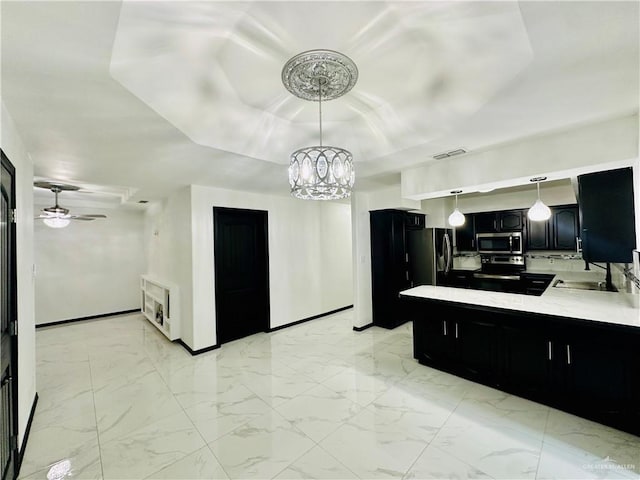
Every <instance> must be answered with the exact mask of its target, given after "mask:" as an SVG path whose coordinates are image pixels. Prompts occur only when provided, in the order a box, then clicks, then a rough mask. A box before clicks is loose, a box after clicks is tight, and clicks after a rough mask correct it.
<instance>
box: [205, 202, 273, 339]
mask: <svg viewBox="0 0 640 480" xmlns="http://www.w3.org/2000/svg"><path fill="white" fill-rule="evenodd" d="M234 212H236V213H241V212H244V213H260V214H261V216H262V219H263V229H264V252H265V255H264V261H265V269H264V277H265V278H264V285H265V288H266V302H265V308H266V312H265V316H264V318H265V322H264V325H262V328H263V331H264V332H268V331H269V330H270V329H271V285H270V284H269V211H268V210H255V209H250V208H232V207H216V206H214V207H213V245H212V247H213V277H214V282H215V288H214V293H215V299H214V308H215V314H216V344H217V345H221V342H220V335H219V330H220V329H219V325H220V323H219V321H218V298H219V295H220V292H219V284H220V282H219V281H218V280H219V276H218V269H217V268H216V262H217V258H216V245H217V243H218V240H219V236H220V229H219V228H218V217H219V214H220V213H234Z"/></svg>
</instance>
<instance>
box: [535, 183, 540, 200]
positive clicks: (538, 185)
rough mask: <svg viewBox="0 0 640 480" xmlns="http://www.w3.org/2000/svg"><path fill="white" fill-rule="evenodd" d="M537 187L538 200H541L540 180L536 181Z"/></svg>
mask: <svg viewBox="0 0 640 480" xmlns="http://www.w3.org/2000/svg"><path fill="white" fill-rule="evenodd" d="M536 187H538V200H540V182H536Z"/></svg>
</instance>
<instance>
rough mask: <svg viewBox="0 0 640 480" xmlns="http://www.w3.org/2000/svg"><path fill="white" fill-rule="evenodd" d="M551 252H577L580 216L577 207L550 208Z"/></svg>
mask: <svg viewBox="0 0 640 480" xmlns="http://www.w3.org/2000/svg"><path fill="white" fill-rule="evenodd" d="M550 220H551V227H552V231H553V236H552V242H551V248H552V249H553V250H577V249H578V237H579V236H580V214H579V212H578V206H577V205H564V206H561V207H552V208H551V219H550Z"/></svg>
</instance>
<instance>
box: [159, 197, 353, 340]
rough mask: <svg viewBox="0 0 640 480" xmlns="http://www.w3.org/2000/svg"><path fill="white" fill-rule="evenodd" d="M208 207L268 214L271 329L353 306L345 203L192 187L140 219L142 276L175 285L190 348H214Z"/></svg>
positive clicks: (348, 217)
mask: <svg viewBox="0 0 640 480" xmlns="http://www.w3.org/2000/svg"><path fill="white" fill-rule="evenodd" d="M213 207H229V208H246V209H253V210H265V211H267V212H268V230H269V237H268V239H269V290H270V316H271V324H270V326H271V328H275V327H278V326H281V325H287V324H289V323H292V322H295V321H298V320H302V319H304V318H308V317H312V316H315V315H319V314H322V313H326V312H329V311H331V310H335V309H338V308H341V307H345V306H348V305H351V304H353V286H352V271H351V266H352V260H351V212H350V207H349V205H348V204H343V203H336V202H309V201H301V200H296V199H292V198H290V197H286V196H275V195H263V194H256V193H249V192H241V191H233V190H225V189H218V188H209V187H202V186H195V185H193V186H191V187H188V188H185V189H184V190H181V191H180V192H178V193H176V194H174V195H172V196H171V197H170V198H169V199H168V200H167V202H165V203H164V204H162V205H159V206H156V207H154V208H153V209H150V211H149V212H148V215H147V242H148V244H149V245H150V247H149V273H152V274H154V275H156V276H158V277H160V278H165V279H167V280H169V281H172V282H175V283H177V284H178V285H179V287H180V295H181V306H182V308H181V312H180V313H181V320H182V323H181V337H182V340H183V341H184V342H185V343H186V344H187V345H189V346H190V347H191V348H192V349H194V350H199V349H202V348H206V347H209V346H212V345H215V344H216V342H217V339H216V317H215V285H214V258H213ZM153 225H156V226H159V228H158V229H157V230H158V235H157V236H156V238H155V239H154V238H152V237H153ZM163 238H164V240H163ZM188 241H190V242H191V243H190V245H186V242H188Z"/></svg>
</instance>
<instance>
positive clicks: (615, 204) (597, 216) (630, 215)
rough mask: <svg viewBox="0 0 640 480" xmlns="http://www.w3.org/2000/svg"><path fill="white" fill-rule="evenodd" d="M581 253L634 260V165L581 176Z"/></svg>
mask: <svg viewBox="0 0 640 480" xmlns="http://www.w3.org/2000/svg"><path fill="white" fill-rule="evenodd" d="M578 186H579V194H578V197H579V201H578V203H579V205H580V221H581V224H582V225H581V228H582V233H581V235H580V236H581V238H582V257H583V258H584V259H585V260H586V261H588V262H611V263H631V262H632V253H631V252H632V250H633V249H634V248H635V245H636V233H635V219H634V218H635V217H634V215H635V214H634V207H633V203H634V200H633V197H634V193H633V171H632V169H631V167H628V168H621V169H617V170H608V171H604V172H596V173H589V174H586V175H580V176H578Z"/></svg>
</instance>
